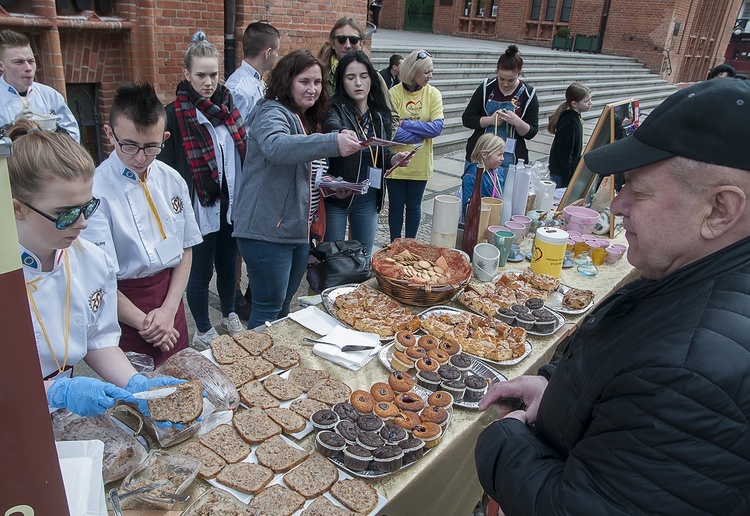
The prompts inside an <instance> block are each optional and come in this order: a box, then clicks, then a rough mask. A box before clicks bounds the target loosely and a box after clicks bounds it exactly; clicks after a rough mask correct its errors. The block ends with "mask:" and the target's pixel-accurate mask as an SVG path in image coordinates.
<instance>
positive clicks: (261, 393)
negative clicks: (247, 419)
mask: <svg viewBox="0 0 750 516" xmlns="http://www.w3.org/2000/svg"><path fill="white" fill-rule="evenodd" d="M240 399H241V400H242V403H244V404H245V405H246V406H248V407H260V408H262V409H267V408H273V407H278V406H279V400H277V399H276V398H274V397H273V396H271V393H269V392H268V391H267V390H266V388H265V387H263V384H262V383H260V382H259V381H258V380H253V381H252V382H247V383H246V384H245V385H243V386H242V388H241V389H240Z"/></svg>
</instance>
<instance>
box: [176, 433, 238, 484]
mask: <svg viewBox="0 0 750 516" xmlns="http://www.w3.org/2000/svg"><path fill="white" fill-rule="evenodd" d="M180 454H181V455H187V456H188V457H193V458H194V459H198V460H199V461H201V469H200V470H199V471H198V475H199V476H200V477H201V478H214V477H215V476H216V475H218V474H219V472H220V471H221V470H222V469H224V466H226V465H227V462H226V461H225V460H224V459H222V458H221V456H220V455H219V454H217V453H216V452H214V451H213V450H211V449H210V448H206V447H205V446H203V445H202V444H201V443H199V442H198V441H190V442H189V443H187V444H186V445H185V446H183V447H182V448H180Z"/></svg>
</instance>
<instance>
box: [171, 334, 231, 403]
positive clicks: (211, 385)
mask: <svg viewBox="0 0 750 516" xmlns="http://www.w3.org/2000/svg"><path fill="white" fill-rule="evenodd" d="M157 372H159V373H161V374H165V375H168V376H174V377H175V378H183V379H185V380H200V381H201V382H202V383H203V389H204V390H205V391H206V392H207V393H208V400H209V401H210V402H211V403H213V405H214V407H216V410H235V409H237V407H238V406H239V405H240V395H239V393H238V392H237V388H236V387H235V386H234V382H232V380H230V379H229V377H228V376H227V375H226V374H225V373H224V371H222V370H221V369H219V368H218V367H217V366H216V364H214V363H213V362H211V361H210V360H209V359H207V358H206V357H204V356H203V355H201V354H200V353H198V352H197V351H195V350H194V349H192V348H187V349H183V350H182V351H180V352H179V353H175V354H174V355H172V356H171V357H169V359H167V361H166V362H164V364H162V365H161V367H159V369H157Z"/></svg>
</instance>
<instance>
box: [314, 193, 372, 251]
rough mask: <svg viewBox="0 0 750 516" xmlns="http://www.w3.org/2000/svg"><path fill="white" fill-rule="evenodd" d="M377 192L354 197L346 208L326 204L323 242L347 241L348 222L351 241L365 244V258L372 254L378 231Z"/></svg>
mask: <svg viewBox="0 0 750 516" xmlns="http://www.w3.org/2000/svg"><path fill="white" fill-rule="evenodd" d="M377 203H378V191H377V190H376V189H375V188H370V189H369V190H368V191H367V193H366V194H364V195H355V196H354V199H353V200H352V203H351V204H350V205H349V207H348V208H339V207H337V206H333V205H332V204H330V203H326V235H325V240H328V241H331V242H335V241H336V240H347V238H346V222H347V219H348V220H349V227H350V230H351V239H352V240H356V241H358V242H360V243H363V244H367V258H368V259H369V258H370V255H371V254H372V246H373V244H374V243H375V232H376V231H377V229H378V207H377Z"/></svg>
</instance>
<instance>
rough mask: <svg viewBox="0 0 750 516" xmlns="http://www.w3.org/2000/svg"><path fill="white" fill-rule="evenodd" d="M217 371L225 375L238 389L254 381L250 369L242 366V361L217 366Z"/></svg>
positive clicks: (253, 375)
mask: <svg viewBox="0 0 750 516" xmlns="http://www.w3.org/2000/svg"><path fill="white" fill-rule="evenodd" d="M219 369H221V370H222V371H224V373H226V375H227V376H228V377H229V379H230V380H232V383H233V384H234V386H235V387H237V388H238V389H239V388H240V387H242V386H243V385H245V384H246V383H247V382H249V381H251V380H254V379H255V374H253V371H252V369H250V368H249V367H247V366H246V365H245V364H243V363H242V361H239V362H235V363H234V364H219Z"/></svg>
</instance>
